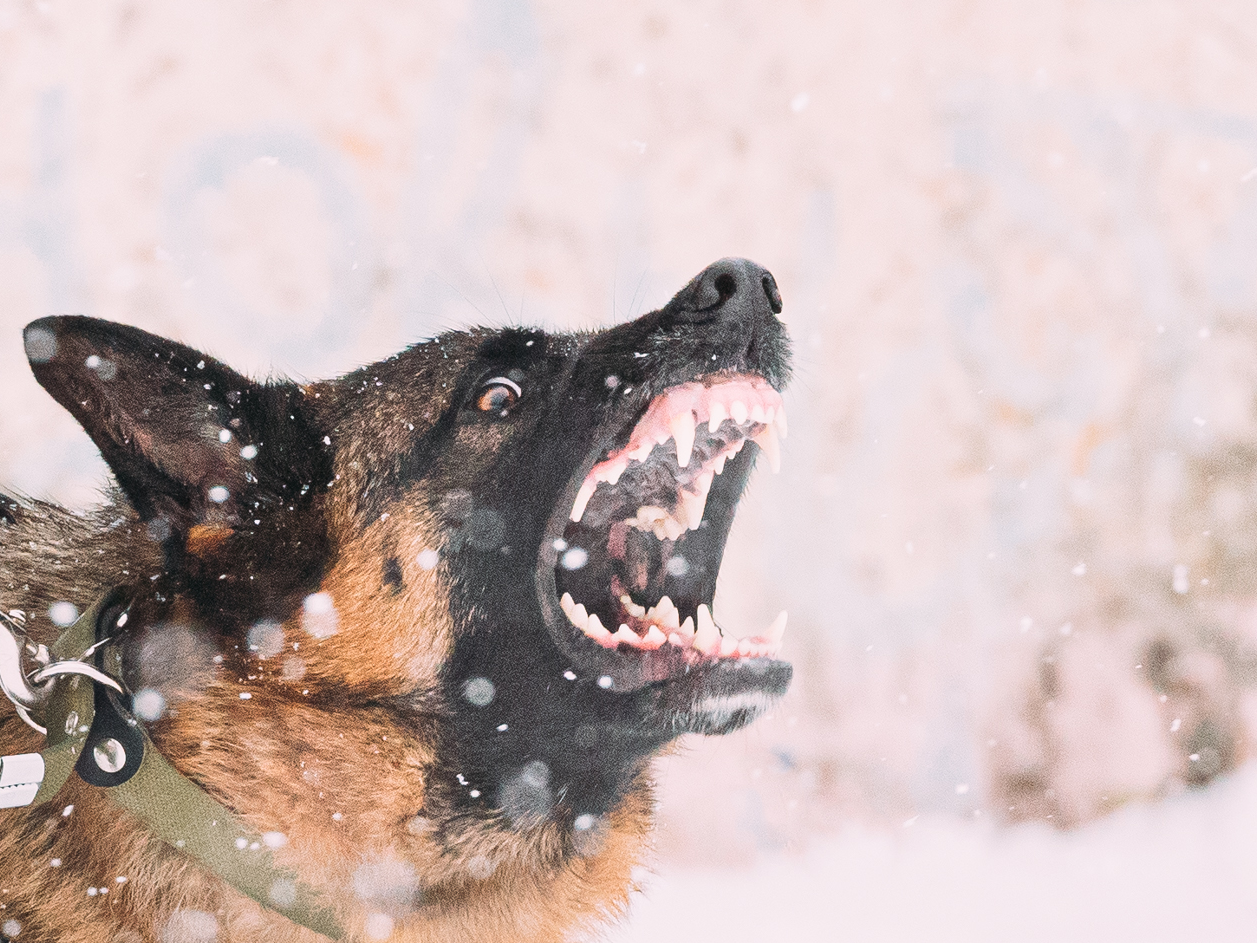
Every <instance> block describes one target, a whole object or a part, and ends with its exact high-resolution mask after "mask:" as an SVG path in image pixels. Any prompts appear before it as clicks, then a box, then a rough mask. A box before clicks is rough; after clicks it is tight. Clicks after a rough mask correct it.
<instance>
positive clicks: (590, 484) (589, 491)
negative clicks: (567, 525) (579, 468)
mask: <svg viewBox="0 0 1257 943" xmlns="http://www.w3.org/2000/svg"><path fill="white" fill-rule="evenodd" d="M597 488H598V482H596V481H591V480H590V479H588V478H586V479H585V481H584V482H583V483H582V484H581V486H580V491H578V492H576V503H575V504H573V505H572V520H573V521H575V522H576V523H577V524H579V523H580V519H581V518H582V517H584V516H585V506H586V505H587V504H589V499H590V498H592V497H593V496H594V491H595V490H596V489H597Z"/></svg>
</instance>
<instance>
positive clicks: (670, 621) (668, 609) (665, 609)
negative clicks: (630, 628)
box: [646, 596, 681, 629]
mask: <svg viewBox="0 0 1257 943" xmlns="http://www.w3.org/2000/svg"><path fill="white" fill-rule="evenodd" d="M654 612H655V619H654V620H652V621H655V622H657V623H658V624H659V625H662V626H663V627H664V628H665V629H679V628H680V627H681V613H680V612H678V611H677V607H676V604H675V603H674V602H673V601H672V600H671V599H669V598H668V597H667V596H664V597H663V598H662V599H660V600H659V603H658V604H657V605H656V606H655V609H654ZM646 618H647V619H649V618H650V615H649V613H648V614H647V616H646Z"/></svg>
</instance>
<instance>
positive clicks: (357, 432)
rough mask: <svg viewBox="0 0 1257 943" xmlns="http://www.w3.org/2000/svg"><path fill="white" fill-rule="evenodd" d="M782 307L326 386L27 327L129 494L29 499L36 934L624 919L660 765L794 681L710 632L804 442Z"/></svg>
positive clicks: (8, 812)
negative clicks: (767, 476)
mask: <svg viewBox="0 0 1257 943" xmlns="http://www.w3.org/2000/svg"><path fill="white" fill-rule="evenodd" d="M780 310H781V299H780V295H779V294H778V290H777V286H776V284H775V282H774V281H773V278H772V276H771V275H770V274H769V273H768V272H766V271H765V270H764V269H762V268H760V267H759V266H756V265H754V264H753V263H750V262H746V261H743V260H733V259H726V260H723V261H721V262H718V263H716V264H715V265H712V266H711V267H709V268H708V269H706V270H705V271H704V272H702V273H701V274H700V275H699V276H698V277H696V278H695V279H694V280H693V281H692V282H691V283H690V284H689V285H687V286H686V287H685V288H684V289H683V290H682V291H681V292H679V293H678V294H677V295H676V297H675V298H673V299H672V301H670V302H669V303H668V304H667V305H666V306H665V307H663V308H662V309H660V310H659V311H656V312H653V313H651V314H647V315H645V316H643V317H640V318H637V319H636V320H634V321H631V322H628V323H625V324H622V325H620V326H618V327H615V328H612V329H608V330H603V331H599V332H593V333H585V334H549V333H545V332H543V331H540V330H527V329H521V328H508V329H495V330H490V329H476V330H471V331H467V332H454V333H448V334H443V335H441V336H440V337H438V338H436V339H434V340H431V341H428V342H425V343H421V344H418V345H416V346H414V347H411V348H409V349H408V350H406V351H404V352H403V353H401V354H398V355H396V356H394V357H391V358H389V359H387V360H384V361H381V362H379V363H376V364H373V365H371V366H369V367H366V368H364V369H361V370H358V371H356V372H354V373H351V374H349V375H348V376H345V377H342V378H340V379H336V380H331V381H328V382H317V383H310V384H308V385H298V384H295V383H287V382H272V383H265V384H263V383H257V382H253V381H250V380H249V379H246V378H245V377H243V376H241V375H240V374H238V373H236V372H234V371H233V370H231V369H229V368H228V367H227V366H225V365H223V364H222V363H220V362H218V361H216V360H214V359H213V358H212V357H210V356H207V355H205V354H202V353H200V352H198V351H196V350H193V349H191V348H189V347H186V346H183V345H181V344H177V343H174V342H172V341H169V340H165V339H163V338H159V337H155V336H153V335H151V334H147V333H145V332H143V331H140V330H137V329H135V328H132V327H126V326H122V325H118V324H113V323H109V322H105V321H100V320H95V319H90V318H83V317H54V318H45V319H43V320H39V321H36V322H34V323H33V324H31V325H29V326H28V327H27V328H26V332H25V343H26V352H27V356H28V358H29V360H30V362H31V365H32V368H33V370H34V372H35V376H36V377H37V379H38V380H39V382H40V383H41V384H42V385H43V386H44V388H45V389H46V390H47V391H48V392H49V393H51V394H52V396H53V397H55V398H56V399H57V401H58V402H60V403H61V404H62V405H63V406H65V407H66V408H67V409H68V410H69V411H70V412H71V413H72V414H73V415H74V416H75V418H76V419H77V420H78V421H79V422H80V423H81V424H82V426H83V428H84V429H85V430H86V431H87V433H88V434H89V435H90V436H91V438H92V440H93V441H94V442H95V444H96V445H97V446H98V447H99V449H100V451H101V453H102V455H103V456H104V458H105V461H106V462H107V463H108V465H109V467H110V469H111V470H112V472H113V476H114V478H115V479H116V484H117V489H116V496H115V500H114V501H113V502H112V503H110V504H109V505H107V506H105V507H103V508H100V509H98V510H96V511H94V512H92V513H90V514H87V515H86V516H82V515H76V514H71V513H69V512H67V511H65V510H63V509H61V508H59V507H56V506H53V505H50V504H47V503H41V502H37V501H31V500H27V499H11V498H2V499H0V612H3V613H4V616H3V621H2V622H0V642H5V644H7V648H6V647H5V645H0V680H4V681H5V693H6V694H7V695H8V697H7V698H0V753H2V754H4V755H5V757H6V759H5V760H4V765H3V767H0V799H4V797H5V796H6V794H7V796H8V800H7V801H4V802H2V803H0V804H3V805H9V806H14V807H13V808H8V809H5V810H3V811H0V908H2V909H0V926H2V927H3V932H4V934H5V935H7V936H8V937H10V938H12V939H13V940H15V941H18V943H27V941H32V943H35V941H48V943H52V941H56V943H74V941H82V943H89V941H90V943H98V941H114V943H120V941H132V940H143V941H158V940H162V941H169V940H217V941H220V943H225V941H243V940H249V941H255V940H268V941H269V940H276V941H278V940H292V941H297V940H307V941H314V940H318V939H322V938H323V937H322V936H320V935H319V933H322V934H324V935H325V936H331V937H340V938H344V939H354V940H360V939H361V940H369V939H384V938H389V939H396V940H408V941H409V940H415V941H418V940H433V941H435V940H458V941H499V940H501V941H505V940H511V941H515V940H560V939H570V938H572V936H573V935H574V934H580V933H582V932H585V931H586V930H588V929H589V928H592V927H594V926H596V925H598V924H599V922H601V921H605V920H606V919H608V918H609V917H613V916H615V915H617V914H619V913H621V912H623V909H624V907H625V905H626V902H627V899H628V894H629V891H630V890H631V888H632V886H633V879H632V876H631V873H630V872H631V870H632V868H633V867H634V866H635V865H636V864H637V863H638V862H639V861H640V860H641V859H642V857H643V855H644V853H645V852H646V850H647V845H648V841H649V831H650V824H651V818H652V795H651V785H650V780H649V762H650V759H651V758H652V757H653V756H655V755H657V754H658V753H659V752H660V751H661V750H662V749H663V748H664V747H665V746H666V745H667V744H668V743H669V742H671V741H673V740H674V739H675V738H676V737H678V736H679V735H681V734H684V733H687V732H697V733H703V734H724V733H729V732H731V731H734V730H737V729H738V728H740V727H742V726H744V725H745V724H747V723H749V722H750V721H751V720H753V719H754V718H755V717H756V716H758V715H760V714H761V713H762V712H763V711H764V710H765V709H766V708H767V707H768V706H769V705H770V704H771V703H772V702H773V701H774V700H775V699H776V698H777V697H779V696H780V695H781V694H783V693H784V691H785V690H786V687H787V685H788V683H789V680H790V674H791V669H790V666H789V665H788V664H787V663H785V662H782V661H779V660H777V659H776V658H775V655H776V652H777V649H778V647H779V645H780V640H781V632H782V630H783V629H784V619H779V620H778V621H777V622H775V623H774V624H773V626H772V627H771V628H769V629H768V630H767V631H766V632H765V633H764V634H762V635H761V636H758V637H755V638H749V639H742V640H738V639H734V638H731V637H729V636H725V635H724V634H723V633H722V632H721V630H720V628H719V627H718V626H717V625H716V623H715V621H714V619H713V616H712V609H711V605H712V597H713V595H714V592H715V588H716V576H717V572H718V570H719V566H720V561H721V556H722V554H723V552H724V545H725V540H726V537H727V535H728V533H729V528H730V524H731V522H732V519H733V514H734V508H735V505H736V504H737V501H738V499H739V497H740V495H741V493H742V491H743V488H744V485H745V483H746V481H747V478H748V475H749V474H750V472H751V468H752V465H753V464H754V462H755V458H756V456H757V455H758V454H759V453H761V452H762V453H763V454H764V456H765V458H766V459H767V460H768V461H770V462H771V463H773V464H774V465H775V464H776V463H777V461H778V457H777V449H778V444H777V443H778V435H779V434H784V432H785V413H784V410H783V409H782V405H781V398H780V395H779V391H780V390H781V389H782V387H783V385H784V384H785V382H786V379H787V375H788V369H789V364H788V360H789V343H788V340H787V336H786V332H785V329H784V328H783V326H782V324H781V322H780V321H779V320H778V318H777V314H778V313H779V312H780ZM6 640H7V642H6ZM10 702H12V705H11V704H10ZM41 730H43V731H46V734H45V733H41ZM71 767H73V772H71ZM215 843H217V844H215Z"/></svg>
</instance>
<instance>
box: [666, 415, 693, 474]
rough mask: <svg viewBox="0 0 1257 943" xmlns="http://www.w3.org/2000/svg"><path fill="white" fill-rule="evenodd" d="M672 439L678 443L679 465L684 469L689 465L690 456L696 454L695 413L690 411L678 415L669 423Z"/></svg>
mask: <svg viewBox="0 0 1257 943" xmlns="http://www.w3.org/2000/svg"><path fill="white" fill-rule="evenodd" d="M669 428H670V429H671V430H672V438H673V439H674V440H675V441H676V447H677V464H679V465H680V466H681V467H682V468H685V466H687V465H689V463H690V456H691V455H692V454H693V453H694V413H693V412H691V411H690V410H689V409H686V410H684V411H682V412H679V413H677V414H676V415H675V416H673V417H672V422H671V423H669Z"/></svg>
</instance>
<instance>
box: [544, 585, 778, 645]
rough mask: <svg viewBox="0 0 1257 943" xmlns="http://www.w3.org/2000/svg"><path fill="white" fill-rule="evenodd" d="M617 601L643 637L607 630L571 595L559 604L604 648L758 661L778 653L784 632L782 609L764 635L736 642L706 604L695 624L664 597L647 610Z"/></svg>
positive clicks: (623, 626) (625, 598) (626, 629)
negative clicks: (666, 649) (643, 626)
mask: <svg viewBox="0 0 1257 943" xmlns="http://www.w3.org/2000/svg"><path fill="white" fill-rule="evenodd" d="M620 602H621V604H623V606H624V608H625V611H626V612H628V614H629V615H630V616H632V617H633V618H634V619H637V620H641V621H644V622H647V623H649V628H648V629H647V630H646V634H645V635H644V636H642V635H638V634H637V633H636V632H634V631H633V630H632V629H631V628H629V626H628V625H627V624H626V623H621V624H620V626H619V628H617V629H616V630H615V631H614V632H612V631H610V630H609V629H608V628H607V627H606V626H604V625H603V624H602V620H601V619H599V618H598V614H597V613H594V612H589V611H588V610H587V609H586V608H585V607H584V605H582V604H581V603H578V602H577V601H576V600H574V599H573V598H572V594H571V593H564V594H563V598H562V599H560V600H559V605H560V606H561V607H562V608H563V612H564V613H565V614H566V615H567V618H568V620H569V621H570V622H571V623H572V624H573V625H575V626H576V627H577V628H578V629H580V630H581V631H582V632H584V633H585V634H586V635H587V636H589V637H590V638H591V639H593V640H594V641H595V642H597V643H598V644H599V645H602V646H603V647H604V648H615V647H617V646H618V645H620V644H625V645H631V646H632V647H633V648H640V649H646V650H653V649H656V648H661V647H662V646H664V645H666V644H672V645H675V646H676V647H677V648H688V649H693V650H694V651H697V652H698V653H699V654H702V655H706V656H708V657H710V658H734V657H742V658H758V657H763V656H772V655H776V654H777V653H778V652H779V651H780V650H781V639H782V637H783V636H784V635H785V632H786V612H785V610H782V612H781V614H780V615H778V616H777V618H776V619H774V620H773V623H772V625H770V626H769V627H768V631H767V632H765V633H764V634H763V635H761V636H757V637H756V638H749V639H735V638H730V637H729V636H727V635H724V634H723V633H722V632H721V631H720V629H719V628H718V627H717V625H716V620H715V619H714V618H713V617H712V614H711V610H710V609H709V608H707V606H706V605H701V606H699V607H698V610H697V611H698V620H697V625H696V624H695V620H694V619H693V618H692V617H690V616H686V617H685V621H684V622H682V621H681V614H680V612H679V611H678V610H677V607H676V604H675V603H673V602H672V600H671V599H669V598H668V597H667V596H664V597H663V598H662V599H660V600H659V602H658V603H656V604H655V605H654V606H652V607H651V608H649V609H645V608H643V607H642V606H639V605H637V604H636V603H634V602H633V600H632V598H631V597H629V596H622V597H620Z"/></svg>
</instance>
